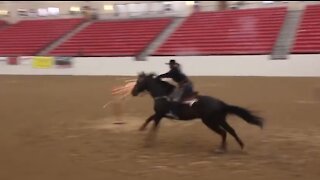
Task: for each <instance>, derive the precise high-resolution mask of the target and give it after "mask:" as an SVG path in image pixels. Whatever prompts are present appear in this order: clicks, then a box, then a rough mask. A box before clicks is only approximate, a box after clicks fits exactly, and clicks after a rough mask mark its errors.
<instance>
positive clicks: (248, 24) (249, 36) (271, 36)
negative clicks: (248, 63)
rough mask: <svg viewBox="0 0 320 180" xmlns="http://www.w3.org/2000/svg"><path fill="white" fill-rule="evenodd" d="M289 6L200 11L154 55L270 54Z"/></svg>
mask: <svg viewBox="0 0 320 180" xmlns="http://www.w3.org/2000/svg"><path fill="white" fill-rule="evenodd" d="M286 12H287V11H286V8H284V7H277V8H260V9H247V10H227V11H221V12H197V13H194V14H193V15H191V16H190V17H189V18H188V19H187V20H186V21H185V22H184V23H183V24H182V26H180V27H179V28H178V30H177V31H176V32H175V33H173V34H172V35H171V37H169V39H168V40H167V41H166V43H164V44H163V45H162V46H161V47H160V48H159V49H158V50H157V52H156V53H155V54H154V55H219V54H269V53H271V51H272V47H273V45H274V43H275V41H276V38H277V35H278V33H279V31H280V29H281V26H282V24H283V22H284V17H285V14H286Z"/></svg>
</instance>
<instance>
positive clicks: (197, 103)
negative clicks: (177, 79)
mask: <svg viewBox="0 0 320 180" xmlns="http://www.w3.org/2000/svg"><path fill="white" fill-rule="evenodd" d="M174 89H175V86H173V85H171V84H169V83H168V82H165V81H162V80H160V79H157V78H155V74H145V73H140V74H139V75H138V79H137V82H136V84H135V86H134V87H133V89H132V91H131V94H132V96H137V95H139V94H140V93H141V92H144V91H148V92H149V93H150V95H151V96H152V98H153V99H154V111H155V113H154V114H153V115H151V116H150V117H149V118H148V119H147V120H146V121H145V123H144V124H143V125H142V126H141V128H140V130H144V129H145V128H146V126H147V125H148V123H149V122H151V121H152V120H153V121H154V126H153V131H156V130H157V129H158V125H159V123H160V120H161V119H162V118H163V117H167V118H171V119H172V117H170V116H168V115H167V114H168V113H169V111H170V110H171V108H172V106H176V107H177V108H175V109H177V111H176V112H174V113H175V114H176V115H177V116H178V117H179V119H178V120H192V119H196V118H200V119H201V120H202V122H203V123H204V124H205V125H206V126H207V127H208V128H210V129H211V130H213V131H214V132H216V133H217V134H219V135H220V136H221V138H222V141H221V145H220V148H219V150H222V151H225V150H226V138H227V132H228V133H229V134H231V135H232V136H233V137H234V138H235V140H236V141H237V142H238V144H239V145H240V147H241V149H243V148H244V143H243V142H242V140H241V139H240V138H239V136H238V135H237V133H236V131H235V130H234V129H233V128H232V127H231V126H230V125H229V124H228V123H227V121H226V116H227V115H228V114H234V115H237V116H239V117H241V118H242V119H243V120H245V121H246V122H247V123H249V124H253V125H256V126H259V127H260V128H261V129H262V128H263V118H261V117H259V116H256V115H254V114H253V113H252V112H250V111H249V110H247V109H245V108H242V107H239V106H234V105H229V104H227V103H225V102H223V101H221V100H218V99H215V98H213V97H210V96H202V95H198V96H197V97H196V98H195V99H193V100H190V101H188V102H185V103H179V104H178V103H177V102H171V101H170V100H169V98H168V96H169V95H170V94H171V93H172V92H173V90H174Z"/></svg>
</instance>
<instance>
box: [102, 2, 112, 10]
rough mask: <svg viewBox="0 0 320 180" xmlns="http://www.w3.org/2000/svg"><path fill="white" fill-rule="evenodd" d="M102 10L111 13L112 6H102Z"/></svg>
mask: <svg viewBox="0 0 320 180" xmlns="http://www.w3.org/2000/svg"><path fill="white" fill-rule="evenodd" d="M103 9H104V10H105V11H113V5H109V4H108V5H104V6H103Z"/></svg>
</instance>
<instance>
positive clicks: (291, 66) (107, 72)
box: [0, 54, 320, 77]
mask: <svg viewBox="0 0 320 180" xmlns="http://www.w3.org/2000/svg"><path fill="white" fill-rule="evenodd" d="M269 57H270V56H267V55H259V56H253V55H252V56H175V57H170V56H165V57H164V56H161V57H149V58H148V59H147V61H135V60H134V59H133V58H132V57H75V58H73V59H72V63H73V65H72V67H71V68H56V67H54V66H53V67H52V68H46V69H35V68H33V67H32V65H31V61H32V60H30V62H27V61H25V60H24V62H23V63H20V64H18V65H8V64H7V63H4V61H2V62H1V61H0V74H1V75H84V76H135V75H137V73H138V72H141V71H145V72H155V73H163V72H165V71H167V70H168V67H167V65H165V63H166V62H168V61H169V60H170V59H172V58H173V59H176V60H177V61H178V62H180V63H181V64H182V67H183V70H184V72H186V73H187V74H188V75H189V76H275V77H320V54H317V55H291V56H290V58H289V59H288V60H270V59H269ZM0 60H1V59H0Z"/></svg>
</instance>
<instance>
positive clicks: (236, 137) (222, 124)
mask: <svg viewBox="0 0 320 180" xmlns="http://www.w3.org/2000/svg"><path fill="white" fill-rule="evenodd" d="M219 122H220V125H221V126H222V127H223V129H225V130H226V131H227V132H228V133H230V134H231V135H232V136H233V137H234V138H235V139H236V141H237V142H238V144H239V145H240V147H241V149H243V148H244V144H243V142H242V140H241V139H240V138H239V136H238V135H237V133H236V131H235V130H234V129H233V128H232V127H231V126H230V125H229V124H228V123H227V121H226V119H225V118H224V119H223V120H221V121H219Z"/></svg>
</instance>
